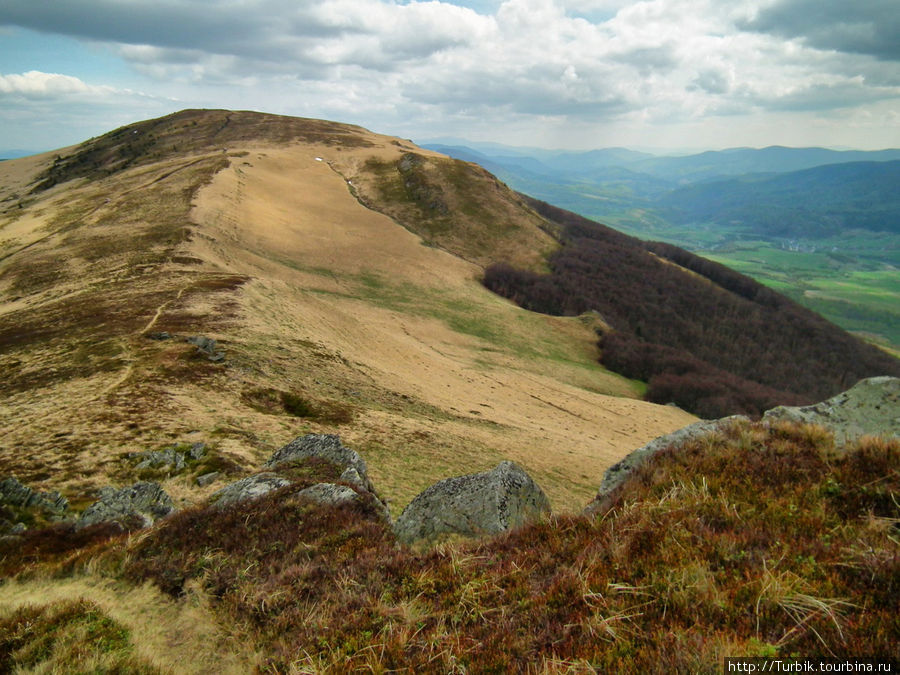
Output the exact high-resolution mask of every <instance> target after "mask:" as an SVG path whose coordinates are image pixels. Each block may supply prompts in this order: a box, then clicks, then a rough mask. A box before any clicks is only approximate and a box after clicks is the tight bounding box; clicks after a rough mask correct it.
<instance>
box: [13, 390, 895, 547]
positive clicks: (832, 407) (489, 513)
mask: <svg viewBox="0 0 900 675" xmlns="http://www.w3.org/2000/svg"><path fill="white" fill-rule="evenodd" d="M740 420H747V418H744V417H740V416H736V417H729V418H724V419H721V420H713V421H701V422H697V423H695V424H692V425H690V426H687V427H685V428H683V429H679V430H678V431H675V432H673V433H671V434H667V435H665V436H661V437H659V438H657V439H655V440H653V441H651V442H650V443H648V444H647V445H645V446H643V447H641V448H638V449H637V450H635V451H634V452H632V453H631V454H629V455H628V456H627V457H625V459H623V460H622V461H620V462H618V463H617V464H615V465H613V466H612V467H610V468H609V469H608V470H607V472H606V474H605V476H604V478H603V482H602V484H601V486H600V489H599V491H598V494H597V497H596V498H595V499H594V501H593V502H591V504H589V505H588V507H587V508H586V509H585V512H586V513H588V514H593V513H597V512H598V511H601V510H603V509H604V507H605V506H607V505H608V504H609V500H610V498H611V496H613V493H614V492H615V490H616V489H617V488H618V487H619V486H620V485H621V484H622V483H623V482H625V480H627V478H628V477H629V476H630V475H631V474H632V473H633V472H634V471H635V470H636V469H637V468H638V467H640V466H641V465H642V464H643V463H645V462H647V461H648V460H649V459H650V458H652V457H653V456H655V455H656V454H657V453H659V452H661V451H663V450H666V449H677V448H678V447H679V446H683V445H684V444H685V443H687V442H689V441H691V440H694V439H696V438H700V437H705V436H708V435H710V434H714V433H716V432H718V431H721V430H722V429H724V428H726V427H727V426H728V425H731V424H734V423H735V422H737V421H740ZM784 420H787V421H792V422H802V423H809V424H819V425H822V426H824V427H826V428H827V429H829V430H830V431H831V432H832V433H833V434H834V437H835V444H836V446H837V447H838V448H841V447H843V446H844V445H846V444H847V443H849V442H851V441H853V440H855V439H856V438H858V437H860V436H862V435H877V436H888V437H890V436H900V379H898V378H892V377H878V378H870V379H868V380H863V381H862V382H860V383H859V384H857V385H856V386H854V387H853V388H851V389H849V390H848V391H846V392H844V393H842V394H839V395H838V396H835V397H834V398H831V399H829V400H827V401H823V402H822V403H819V404H816V405H813V406H805V407H799V408H786V407H780V408H775V409H773V410H770V411H769V412H767V413H766V415H765V416H764V417H763V423H764V424H768V425H772V424H777V423H780V422H781V421H784ZM179 447H180V446H174V447H172V448H166V449H164V450H161V451H148V452H143V453H134V454H133V455H132V459H137V460H139V464H138V465H137V468H155V467H163V466H172V467H174V468H175V469H178V467H179V466H181V467H183V466H184V465H185V463H186V462H187V461H188V460H197V459H200V458H201V457H203V455H204V453H205V451H206V449H205V446H204V445H203V444H202V443H197V444H194V445H193V446H191V447H190V449H189V450H187V451H181V450H179V449H178V448H179ZM310 458H317V459H320V460H326V461H328V462H330V463H332V464H334V465H335V466H337V467H338V468H339V469H340V470H341V474H340V478H339V479H338V482H336V483H317V484H315V485H312V486H309V487H306V488H304V489H301V490H298V491H297V492H296V493H295V494H296V495H298V496H300V497H302V498H305V499H309V500H310V501H313V502H316V503H319V504H324V505H329V506H340V505H342V504H348V503H353V502H364V503H368V504H370V505H374V507H375V509H376V511H377V512H378V513H379V515H380V516H381V517H382V518H384V520H385V521H386V522H387V523H389V524H391V518H390V514H389V511H388V508H387V505H386V504H385V503H384V501H383V500H382V499H381V498H380V497H378V494H377V492H376V490H375V487H374V486H373V485H372V482H371V480H370V479H369V476H368V470H367V466H366V463H365V461H364V460H363V458H362V457H360V455H359V453H357V452H356V451H355V450H352V449H350V448H347V447H345V446H344V445H343V444H342V443H341V440H340V438H339V437H338V436H335V435H329V434H309V435H306V436H301V437H299V438H297V439H295V440H293V441H291V442H290V443H288V444H287V445H285V446H284V447H282V448H280V449H279V450H278V451H276V452H275V453H274V454H273V455H272V456H271V457H270V458H269V460H268V461H267V462H266V463H265V464H264V465H263V467H262V468H263V469H264V471H262V472H261V473H258V474H256V475H253V476H249V477H247V478H243V479H241V480H238V481H235V482H234V483H231V484H229V485H226V486H225V487H223V488H222V489H220V490H219V491H218V492H216V493H214V494H213V495H212V497H211V498H210V501H211V503H212V504H213V505H214V506H215V507H217V508H222V507H226V506H228V505H231V504H235V503H239V502H243V501H246V500H249V499H256V498H258V497H261V496H262V495H264V494H267V493H269V492H271V491H273V490H277V489H280V488H283V487H285V486H288V485H291V484H292V481H291V480H290V479H288V478H287V477H285V476H283V475H280V474H279V469H280V468H284V466H285V465H286V464H290V463H294V462H298V461H303V460H306V459H310ZM0 504H8V505H11V506H15V507H18V508H40V509H43V510H45V511H48V512H50V513H51V514H53V515H55V516H56V517H59V518H65V517H66V516H67V514H68V503H67V501H66V499H65V497H63V496H62V495H60V494H59V493H58V492H35V491H34V490H32V489H31V488H28V487H26V486H24V485H22V484H21V483H20V482H19V481H17V480H16V479H15V478H11V477H10V478H6V479H5V480H3V481H0ZM173 510H174V505H173V503H172V499H171V498H170V497H169V495H167V494H166V493H165V491H164V490H163V489H162V488H161V487H160V486H159V485H158V484H156V483H151V482H139V483H135V484H134V485H131V486H129V487H124V488H121V489H118V490H117V489H115V488H111V487H108V488H104V489H103V490H101V492H100V498H99V499H98V500H97V501H96V502H95V503H94V504H92V505H91V506H89V507H88V508H87V509H85V511H84V512H83V513H82V514H81V515H80V516H79V517H78V520H77V521H76V527H78V528H82V527H87V526H88V525H92V524H94V523H99V522H109V521H114V522H120V523H127V524H128V526H134V524H135V523H136V524H138V525H142V526H149V525H151V524H153V523H154V522H155V521H156V520H158V519H160V518H163V517H165V516H167V515H168V514H170V513H171V512H172V511H173ZM549 513H550V503H549V501H548V500H547V497H546V495H545V494H544V492H543V491H542V490H541V488H540V487H539V486H538V485H537V484H536V483H535V482H534V481H533V480H532V479H531V477H530V476H529V475H528V474H527V473H526V472H525V471H524V469H522V468H521V467H520V466H518V465H517V464H515V463H513V462H509V461H504V462H501V463H500V464H499V465H497V466H496V467H495V468H494V469H492V470H490V471H484V472H481V473H473V474H468V475H465V476H456V477H453V478H447V479H444V480H442V481H438V482H437V483H435V484H434V485H432V486H431V487H429V488H428V489H426V490H425V491H423V492H422V493H421V494H419V495H418V496H417V497H416V498H415V499H413V500H412V502H410V504H409V505H408V506H407V507H406V508H405V509H404V510H403V512H402V513H401V514H400V516H399V518H398V519H397V521H396V522H394V523H392V524H391V525H392V527H393V530H394V533H395V535H396V537H397V539H398V540H399V541H400V542H402V543H405V544H411V543H414V542H416V541H420V540H434V539H436V538H439V537H441V536H442V535H447V534H458V535H463V536H482V535H492V534H497V533H500V532H504V531H507V530H511V529H515V528H518V527H521V526H522V525H525V524H527V523H529V522H534V521H536V520H539V519H541V518H544V517H546V516H547V515H548V514H549ZM2 527H5V528H6V530H7V531H6V534H9V533H10V530H14V532H13V534H14V533H15V531H18V532H21V531H22V529H23V528H22V527H21V526H20V524H19V525H17V524H13V523H0V528H2ZM0 534H2V532H0Z"/></svg>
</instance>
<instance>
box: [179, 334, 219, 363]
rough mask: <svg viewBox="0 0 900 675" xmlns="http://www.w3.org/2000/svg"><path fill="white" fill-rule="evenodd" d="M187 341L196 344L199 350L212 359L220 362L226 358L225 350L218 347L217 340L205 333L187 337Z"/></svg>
mask: <svg viewBox="0 0 900 675" xmlns="http://www.w3.org/2000/svg"><path fill="white" fill-rule="evenodd" d="M187 342H190V343H191V344H192V345H196V347H197V351H198V352H200V353H201V354H203V355H204V356H205V357H206V358H208V359H209V360H210V361H214V362H218V361H223V360H224V359H225V352H223V351H219V350H217V349H216V347H217V344H216V341H215V340H213V339H212V338H208V337H206V336H204V335H195V336H194V337H189V338H187Z"/></svg>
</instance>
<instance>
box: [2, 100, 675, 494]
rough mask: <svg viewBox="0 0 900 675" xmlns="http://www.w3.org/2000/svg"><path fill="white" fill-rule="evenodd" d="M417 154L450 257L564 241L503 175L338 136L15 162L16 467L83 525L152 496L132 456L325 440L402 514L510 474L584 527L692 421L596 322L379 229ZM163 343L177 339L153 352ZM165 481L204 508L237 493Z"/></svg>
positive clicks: (156, 132)
mask: <svg viewBox="0 0 900 675" xmlns="http://www.w3.org/2000/svg"><path fill="white" fill-rule="evenodd" d="M410 153H415V154H416V156H419V157H422V158H423V159H422V162H423V165H422V167H424V168H423V169H422V170H423V171H426V172H427V173H428V176H429V178H428V180H429V181H434V182H435V184H439V185H440V186H441V189H442V191H443V192H442V194H443V195H444V197H443V199H444V200H445V202H446V203H447V205H448V209H449V210H448V213H447V214H445V215H444V216H442V218H443V219H444V221H446V222H448V223H450V225H451V226H452V227H450V231H452V232H456V231H457V230H459V233H460V234H459V236H457V235H452V236H450V235H448V237H449V238H447V239H446V241H445V242H444V243H446V244H447V246H448V247H450V248H452V246H451V244H452V243H453V242H457V243H459V242H463V241H466V240H467V239H468V236H469V235H468V234H467V233H471V232H473V231H474V229H475V228H476V227H477V226H478V223H479V221H478V219H477V215H478V213H479V212H481V211H483V213H484V214H487V215H485V217H484V219H483V223H482V224H483V226H484V229H485V231H486V232H488V233H489V234H488V235H485V236H486V237H487V238H486V239H484V240H483V241H482V240H476V239H473V240H472V241H473V242H475V244H474V245H477V246H478V247H480V248H479V251H478V252H471V255H470V256H469V258H470V259H479V256H481V257H484V256H485V255H486V253H485V252H486V251H487V250H488V248H489V247H491V246H496V247H497V249H498V251H500V250H505V251H509V252H511V253H510V255H519V256H520V257H521V256H522V255H524V253H523V252H528V255H532V254H534V252H535V251H538V250H540V249H541V246H544V245H545V244H546V242H547V241H549V239H548V238H547V236H546V235H545V234H544V233H543V232H542V231H541V230H540V229H539V227H538V225H539V220H540V219H538V218H536V216H535V214H534V213H533V212H531V211H530V210H527V209H525V208H524V207H522V206H521V204H520V202H519V200H518V198H517V197H516V196H514V195H512V193H510V192H509V191H508V190H506V189H505V188H504V187H503V186H502V185H500V184H498V183H496V182H495V181H493V179H491V178H490V177H489V176H487V175H486V174H483V172H479V171H477V170H475V169H474V168H472V167H470V166H468V165H463V164H457V163H450V161H449V160H447V159H446V158H441V157H440V156H437V155H435V154H434V153H428V152H426V151H418V150H417V149H416V148H415V147H414V146H412V145H410V144H408V143H407V142H405V141H401V140H399V139H392V138H387V137H383V136H377V135H375V134H371V133H369V132H367V131H365V130H363V129H360V128H358V127H350V126H345V125H339V124H335V123H330V122H320V121H315V120H301V119H294V118H285V117H276V116H267V115H260V114H257V113H243V112H235V113H232V112H227V111H185V112H183V113H179V114H176V115H172V116H169V117H166V118H161V119H159V120H151V121H148V122H144V123H139V124H136V125H132V126H129V127H124V128H123V129H120V130H117V131H115V132H112V133H111V134H108V135H106V136H102V137H99V138H97V139H92V140H91V141H88V142H86V143H85V144H82V145H81V146H78V147H75V148H69V149H65V150H60V151H59V152H58V153H51V154H48V155H46V156H43V157H38V158H29V159H26V160H16V161H12V162H3V163H2V164H0V174H2V175H0V185H2V186H4V187H3V188H2V191H3V194H0V205H2V206H0V209H2V210H0V251H2V254H0V258H2V259H0V347H2V348H0V374H2V377H0V396H2V399H3V404H4V405H3V407H2V408H0V461H2V462H3V465H4V467H5V470H6V471H8V472H10V473H13V474H15V475H17V476H18V477H19V478H20V479H21V480H23V481H25V482H26V483H29V484H31V485H33V486H35V487H37V488H40V489H60V490H62V491H63V492H65V493H66V495H67V496H68V497H69V499H70V500H71V501H73V503H75V504H76V505H83V504H84V503H85V502H87V501H88V500H89V499H90V498H91V495H92V494H93V491H94V490H95V489H96V488H97V487H98V486H100V485H102V484H105V483H107V482H110V481H112V482H115V483H124V482H128V481H130V480H135V479H136V478H138V476H137V475H136V473H135V471H134V470H133V468H132V465H131V464H129V462H128V461H127V460H126V458H125V455H126V453H128V452H134V451H141V450H150V449H160V448H162V447H166V446H168V445H171V444H174V443H182V442H197V441H202V442H205V443H207V445H208V446H209V448H210V451H211V453H212V454H213V455H214V456H215V457H216V460H215V461H217V462H218V463H219V465H221V466H225V467H228V468H229V469H230V471H229V474H228V475H231V476H234V475H236V472H237V473H238V474H239V473H240V472H241V471H243V472H246V471H249V470H252V469H253V468H254V467H256V466H258V465H259V464H260V463H261V461H263V460H264V459H265V457H266V456H267V455H268V454H269V453H271V452H272V451H273V450H274V449H275V448H277V447H279V446H280V445H281V444H283V443H285V442H287V441H289V440H291V439H292V438H293V437H295V436H297V435H299V434H301V433H305V432H314V431H315V432H337V433H340V434H342V436H343V437H344V438H345V441H346V442H347V443H348V444H350V445H351V446H352V447H355V448H356V449H358V450H360V451H361V452H363V453H364V454H365V455H366V457H367V459H368V460H369V462H370V464H371V465H372V469H373V477H374V478H375V480H376V482H377V483H378V484H379V486H380V487H381V489H382V490H383V492H384V493H385V494H386V495H387V496H388V497H389V498H390V499H391V500H392V501H393V505H392V508H393V509H394V510H395V511H399V509H401V508H402V507H403V505H404V504H405V503H406V502H407V501H408V500H409V499H411V498H412V497H413V496H414V495H415V494H416V493H417V492H419V491H420V490H421V489H423V488H424V487H426V486H427V485H429V484H430V483H432V482H434V481H436V480H438V479H440V478H444V477H446V476H447V475H452V474H454V473H464V472H466V471H472V470H480V469H486V468H489V467H490V466H492V465H493V464H494V463H496V462H497V461H498V460H499V459H502V458H510V459H514V460H516V461H518V462H520V463H522V464H524V465H525V466H527V467H528V469H529V470H530V471H531V472H532V473H533V475H534V476H535V478H536V479H537V480H538V481H539V482H540V483H541V484H542V486H544V488H545V490H547V492H548V493H549V495H550V497H551V499H552V500H553V502H554V504H555V506H556V507H557V508H561V509H573V510H577V509H579V508H580V507H581V506H582V505H583V504H584V503H586V502H587V500H588V499H590V497H591V495H592V493H593V490H594V488H595V487H596V483H597V481H598V479H599V476H600V475H601V473H602V471H603V470H604V469H605V468H606V466H608V465H609V464H611V463H612V462H614V461H616V460H617V459H618V458H619V457H620V456H622V455H623V454H625V453H626V452H627V451H629V450H630V449H632V448H633V447H636V446H639V445H641V444H642V443H643V442H645V441H646V440H649V439H650V438H652V437H654V436H656V435H658V434H660V433H664V432H666V431H670V430H671V429H673V428H676V427H678V426H681V425H683V424H685V423H687V422H689V421H690V420H691V418H690V416H688V415H686V414H684V413H681V412H680V411H677V410H674V409H671V408H660V407H657V406H651V405H648V404H644V403H642V402H640V401H636V400H634V398H635V397H636V396H638V395H639V393H640V389H639V388H638V387H637V386H636V385H635V384H634V383H631V382H629V381H628V380H625V379H623V378H620V377H618V376H615V375H612V374H610V373H608V372H606V371H604V370H603V369H602V368H600V367H599V366H597V364H596V361H595V356H596V347H595V346H594V344H593V341H594V335H593V332H592V329H591V327H590V325H589V323H587V322H585V323H583V322H581V321H579V320H578V319H576V318H569V319H564V318H552V317H543V316H539V315H534V314H531V313H529V312H524V311H522V310H520V309H518V308H515V307H513V306H512V305H510V304H509V303H508V302H506V301H503V300H501V299H499V298H497V297H495V296H493V295H492V294H490V293H488V292H487V291H486V290H485V289H483V288H482V287H481V286H480V284H479V283H478V278H479V277H480V274H481V268H480V267H479V266H478V265H475V264H473V263H471V262H467V261H466V260H463V259H461V258H460V257H458V256H455V255H451V254H449V253H447V252H446V251H444V250H442V249H440V248H435V247H434V246H431V247H429V246H423V245H422V240H421V239H420V238H419V237H418V236H417V235H415V234H413V233H411V232H409V231H407V230H405V229H403V228H402V227H399V226H398V225H397V223H395V222H394V221H393V220H391V219H390V218H388V217H386V216H384V215H382V214H380V213H378V212H376V211H373V210H372V209H370V208H366V207H365V206H363V205H362V204H361V203H360V201H359V199H358V196H359V195H354V194H353V189H354V188H355V187H357V186H356V181H357V177H358V179H359V181H360V186H362V187H360V189H361V190H364V189H365V185H366V180H368V179H367V178H366V176H368V175H369V174H367V173H366V172H367V171H368V170H367V169H366V167H371V166H374V165H377V166H382V165H383V166H390V167H395V168H393V169H391V171H393V172H394V173H395V174H396V176H398V177H400V176H402V173H401V172H400V171H399V164H400V163H402V161H403V159H404V157H406V156H408V155H409V154H410ZM347 176H352V177H353V178H352V179H351V182H352V183H353V185H348V183H347V178H345V177H347ZM373 199H374V197H373ZM375 201H377V200H375ZM404 204H405V202H404ZM404 204H400V205H399V206H398V209H399V210H398V214H401V213H406V211H404V209H405V208H406V206H404ZM390 206H391V205H390V204H389V203H388V201H386V200H382V201H381V202H379V203H378V208H379V209H381V210H383V211H388V210H390ZM415 208H418V207H417V206H416V207H415ZM517 209H518V210H517ZM517 215H518V216H521V219H520V220H519V221H517V224H515V225H510V224H509V223H511V222H512V220H514V219H515V217H516V216H517ZM398 217H399V216H398ZM498 223H499V224H500V225H499V226H498V227H496V228H494V230H492V229H491V228H492V227H493V226H494V225H496V224H498ZM503 223H507V224H505V225H504V224H503ZM541 242H543V243H541ZM434 243H441V242H434ZM161 332H168V333H170V334H172V335H175V336H176V337H175V338H173V339H170V340H151V339H148V337H147V336H148V335H151V334H155V333H161ZM191 335H205V336H208V337H211V338H215V339H216V340H217V341H218V343H219V347H220V348H221V349H223V350H224V352H225V354H226V359H225V361H224V362H222V363H213V362H210V361H208V360H207V359H205V358H204V357H203V356H202V355H201V354H198V352H197V350H196V349H195V348H194V347H193V346H191V345H189V344H186V343H185V342H184V341H183V338H184V337H186V336H191ZM261 391H267V392H270V393H269V394H268V396H269V397H270V398H271V396H273V395H274V396H275V397H277V398H279V399H280V400H279V405H271V401H269V402H266V400H263V399H265V396H262V398H260V396H261V395H260V394H259V392H261ZM272 392H274V394H273V393H272ZM623 397H624V398H623ZM285 401H287V402H288V403H287V405H286V404H285ZM300 402H302V403H303V406H300V405H299V403H300ZM298 413H299V414H298ZM154 477H155V478H158V479H160V480H162V481H163V483H164V487H165V489H166V490H167V491H169V492H170V493H171V494H172V495H173V496H174V497H175V498H176V500H177V501H178V502H179V503H181V504H183V505H185V504H190V503H195V502H197V501H198V500H200V499H202V498H203V497H204V495H205V494H206V493H208V492H209V491H211V490H214V489H215V488H216V486H215V485H212V486H209V487H208V488H206V489H205V490H203V489H198V488H197V487H196V486H195V485H194V483H193V480H194V477H195V473H194V472H187V473H182V474H171V475H166V474H162V475H159V476H154Z"/></svg>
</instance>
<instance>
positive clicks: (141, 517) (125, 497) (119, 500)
mask: <svg viewBox="0 0 900 675" xmlns="http://www.w3.org/2000/svg"><path fill="white" fill-rule="evenodd" d="M174 510H175V506H174V504H172V498H171V497H169V495H168V494H166V492H165V490H163V489H162V488H161V487H160V486H159V484H158V483H151V482H141V483H135V484H134V485H131V486H129V487H124V488H122V489H120V490H116V489H115V488H112V487H107V488H103V489H102V490H101V491H100V499H99V500H98V501H96V502H94V503H93V504H91V505H90V506H89V507H87V508H86V509H85V510H84V512H83V513H82V514H81V516H80V517H79V518H78V521H77V522H76V523H75V528H76V529H81V528H83V527H87V526H88V525H94V524H95V523H104V522H111V521H112V522H118V523H121V524H122V525H124V526H127V527H132V526H134V524H136V523H137V524H140V525H141V526H142V527H149V526H150V525H152V524H153V523H155V522H156V521H157V520H159V519H160V518H164V517H165V516H167V515H169V514H170V513H171V512H172V511H174Z"/></svg>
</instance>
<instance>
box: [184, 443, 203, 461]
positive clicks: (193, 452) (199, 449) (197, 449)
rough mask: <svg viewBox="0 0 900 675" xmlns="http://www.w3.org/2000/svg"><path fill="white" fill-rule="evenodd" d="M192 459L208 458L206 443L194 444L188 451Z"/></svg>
mask: <svg viewBox="0 0 900 675" xmlns="http://www.w3.org/2000/svg"><path fill="white" fill-rule="evenodd" d="M188 455H190V457H191V459H203V458H204V457H206V443H194V444H193V445H191V449H190V450H188Z"/></svg>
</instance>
